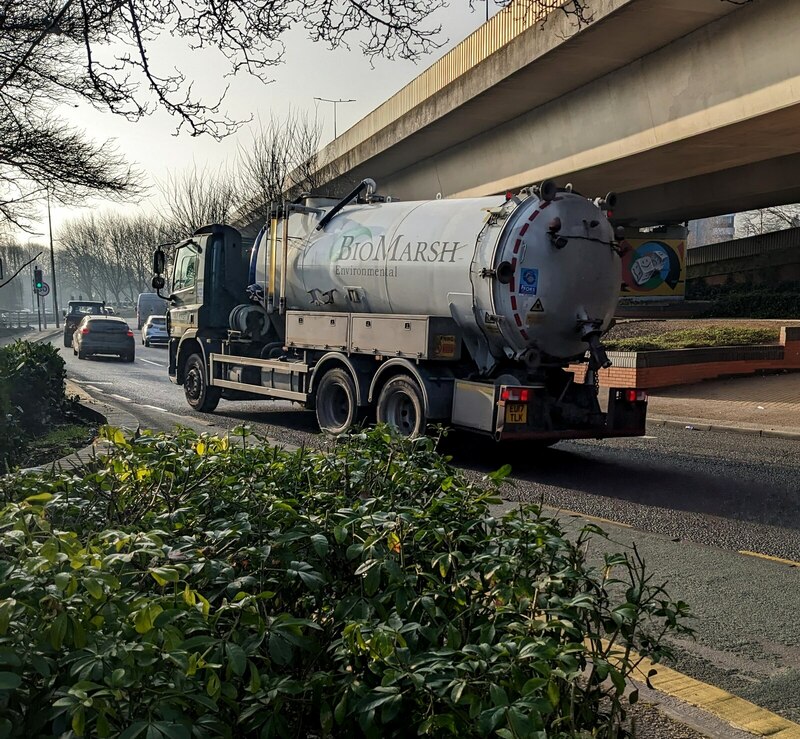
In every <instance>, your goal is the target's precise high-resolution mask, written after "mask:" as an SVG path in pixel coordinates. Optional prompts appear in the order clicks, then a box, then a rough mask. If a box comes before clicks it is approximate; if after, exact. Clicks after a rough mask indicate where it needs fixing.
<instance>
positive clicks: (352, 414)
mask: <svg viewBox="0 0 800 739" xmlns="http://www.w3.org/2000/svg"><path fill="white" fill-rule="evenodd" d="M315 405H316V411H317V423H319V427H320V429H322V431H324V432H325V433H326V434H332V435H336V434H343V433H345V432H346V431H347V430H348V429H349V428H350V427H351V426H352V425H353V424H354V423H355V422H356V420H357V419H358V404H357V402H356V385H355V383H354V382H353V378H352V377H351V376H350V373H349V372H347V370H343V369H340V368H338V367H337V368H335V369H332V370H328V371H327V372H326V373H325V374H324V375H323V376H322V379H321V380H320V381H319V385H318V386H317V397H316V404H315Z"/></svg>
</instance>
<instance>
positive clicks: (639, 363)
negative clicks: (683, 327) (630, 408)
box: [569, 327, 800, 389]
mask: <svg viewBox="0 0 800 739" xmlns="http://www.w3.org/2000/svg"><path fill="white" fill-rule="evenodd" d="M759 353H761V354H763V355H764V357H763V358H758V357H757V356H752V357H751V358H746V359H743V358H739V357H740V356H741V355H742V354H750V355H757V354H759ZM715 355H717V356H715ZM695 356H697V357H699V356H702V361H692V358H693V357H695ZM609 358H610V359H611V361H612V362H614V365H613V366H612V367H610V368H609V369H606V370H600V384H601V385H603V386H605V387H638V388H644V389H647V388H656V387H668V386H670V385H689V384H691V383H693V382H701V381H702V380H712V379H714V378H716V377H723V376H730V375H752V374H755V373H757V372H762V371H779V370H800V327H784V328H782V329H781V336H780V346H779V347H769V348H767V347H763V351H756V350H755V349H751V350H750V351H747V350H744V349H742V350H738V351H737V350H732V348H731V347H719V348H718V349H717V350H714V349H702V350H692V349H676V350H674V351H659V352H609ZM569 369H570V371H572V372H575V379H576V381H578V382H582V381H583V378H584V375H585V373H586V365H585V364H574V365H571V366H570V368H569Z"/></svg>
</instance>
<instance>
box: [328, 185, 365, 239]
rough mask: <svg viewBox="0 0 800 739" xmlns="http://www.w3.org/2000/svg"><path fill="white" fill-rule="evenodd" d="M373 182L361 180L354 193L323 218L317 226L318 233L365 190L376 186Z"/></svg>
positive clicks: (345, 197) (343, 199)
mask: <svg viewBox="0 0 800 739" xmlns="http://www.w3.org/2000/svg"><path fill="white" fill-rule="evenodd" d="M374 184H375V183H374V181H373V180H361V182H360V183H359V184H358V186H357V187H355V188H354V189H353V190H352V192H350V193H348V194H347V195H345V196H344V197H343V198H342V199H341V200H340V201H339V202H338V203H336V205H334V206H333V208H331V209H330V210H329V211H328V212H327V213H326V214H325V215H324V216H322V218H321V219H320V222H319V223H318V224H317V231H322V229H323V228H325V226H327V225H328V224H329V223H330V221H331V219H332V218H333V217H334V216H335V215H336V214H337V213H338V212H339V211H340V210H341V209H342V208H344V206H345V205H347V204H348V203H349V202H350V201H352V200H355V199H356V198H357V197H358V196H359V195H360V194H361V193H362V192H364V190H366V189H367V188H368V187H369V186H370V185H372V186H374Z"/></svg>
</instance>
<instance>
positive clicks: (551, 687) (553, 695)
mask: <svg viewBox="0 0 800 739" xmlns="http://www.w3.org/2000/svg"><path fill="white" fill-rule="evenodd" d="M547 697H548V698H549V699H550V703H552V705H553V707H554V708H555V707H556V706H557V705H558V703H559V701H560V700H561V691H560V690H559V689H558V683H556V682H555V681H551V682H549V683H548V684H547Z"/></svg>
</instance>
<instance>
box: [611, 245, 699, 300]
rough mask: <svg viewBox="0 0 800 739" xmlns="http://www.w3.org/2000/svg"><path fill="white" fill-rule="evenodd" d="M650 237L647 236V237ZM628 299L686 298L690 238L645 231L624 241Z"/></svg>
mask: <svg viewBox="0 0 800 739" xmlns="http://www.w3.org/2000/svg"><path fill="white" fill-rule="evenodd" d="M646 236H647V237H646ZM621 246H622V286H621V288H620V296H621V297H625V298H656V297H657V298H682V297H683V296H684V288H685V285H686V274H685V269H686V240H685V239H669V238H659V237H658V236H654V235H645V234H642V235H640V236H637V237H636V238H629V239H625V241H623V242H622V244H621Z"/></svg>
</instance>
